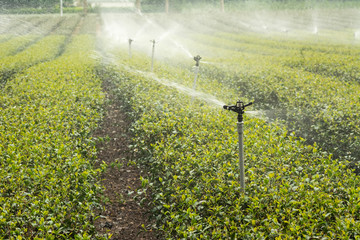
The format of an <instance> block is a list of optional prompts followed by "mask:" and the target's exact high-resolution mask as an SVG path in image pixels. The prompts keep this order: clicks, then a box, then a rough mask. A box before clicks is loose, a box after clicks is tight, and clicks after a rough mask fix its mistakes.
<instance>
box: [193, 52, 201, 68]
mask: <svg viewBox="0 0 360 240" xmlns="http://www.w3.org/2000/svg"><path fill="white" fill-rule="evenodd" d="M200 59H201V57H200V55H197V56H195V57H194V60H195V62H196V65H195V66H197V67H198V66H199V62H200Z"/></svg>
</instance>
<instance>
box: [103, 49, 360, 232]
mask: <svg viewBox="0 0 360 240" xmlns="http://www.w3.org/2000/svg"><path fill="white" fill-rule="evenodd" d="M125 58H126V55H120V56H119V60H118V61H119V62H118V64H117V65H115V66H116V68H115V69H112V70H109V71H111V72H113V73H112V74H113V81H114V84H116V85H117V86H118V89H117V92H118V94H119V95H120V96H121V97H122V99H128V103H127V104H128V105H129V106H130V107H131V109H132V110H131V112H132V114H131V116H133V118H134V124H133V131H134V134H135V138H134V142H133V145H132V148H133V150H134V151H135V152H137V153H139V154H140V155H141V156H142V157H141V158H140V159H139V160H138V162H139V163H140V164H143V165H144V166H146V167H147V169H148V170H149V175H148V177H147V178H144V177H143V178H142V185H143V188H144V189H143V190H141V191H139V192H138V193H139V194H140V196H144V197H148V196H149V195H148V194H149V190H151V196H152V207H153V215H154V217H155V219H156V220H157V224H158V227H159V229H160V230H163V231H164V234H165V237H166V238H168V239H173V238H185V239H201V238H203V239H226V238H230V239H261V238H270V239H276V238H277V239H282V238H286V239H297V238H298V237H301V238H329V239H332V238H339V239H347V238H358V237H359V229H360V228H359V227H360V225H359V222H358V220H357V218H358V206H357V205H358V204H357V201H358V200H359V199H358V194H359V191H358V190H359V189H360V188H359V186H358V181H359V179H358V177H357V176H356V175H355V174H354V173H352V172H351V170H349V169H348V168H347V166H346V163H345V162H340V161H338V160H334V159H332V157H331V155H329V154H327V153H325V152H322V151H321V150H320V149H319V148H318V147H317V146H309V145H306V144H305V140H304V139H301V138H300V139H299V138H296V137H294V134H293V133H290V132H288V131H287V130H286V129H285V128H284V127H281V126H280V125H277V124H276V123H273V124H267V123H265V122H264V121H262V120H258V119H249V118H246V119H245V126H246V130H245V152H246V176H247V177H246V185H247V187H246V194H245V195H241V193H240V185H239V182H238V178H239V174H238V170H237V165H238V153H237V133H236V129H235V126H236V120H235V119H236V117H235V116H233V115H232V114H229V113H228V112H223V110H222V109H221V108H220V107H217V108H215V107H213V106H209V105H207V104H203V103H202V102H201V101H200V100H195V101H194V102H192V101H191V96H188V95H184V94H182V93H179V91H177V90H176V89H175V88H171V87H168V86H166V85H162V84H160V83H159V81H155V78H156V77H157V76H159V77H160V76H162V77H163V78H165V79H167V80H168V81H174V82H182V81H183V83H184V84H186V80H184V79H181V80H180V79H179V78H183V75H179V74H178V71H179V70H176V68H175V67H173V68H172V67H169V68H165V67H163V66H161V67H160V66H159V65H160V63H159V62H158V63H157V65H156V66H157V68H155V69H156V70H155V75H156V76H154V74H144V72H141V71H137V70H134V66H130V67H129V66H127V65H126V64H124V61H125V60H124V59H125ZM142 59H144V58H142ZM131 61H132V60H131ZM135 62H136V63H137V64H138V65H137V66H141V65H143V66H146V65H148V60H146V59H145V60H143V62H141V58H136V60H135V61H134V63H135ZM201 79H202V81H204V82H211V81H212V79H211V78H208V77H207V76H204V75H202V77H201ZM222 87H224V86H222ZM209 88H210V87H209ZM211 88H212V91H213V92H218V91H219V89H218V88H217V85H216V84H214V85H212V87H211ZM226 90H227V91H228V93H229V94H230V95H232V94H234V92H232V91H233V90H230V89H226ZM208 91H211V90H210V89H208ZM235 95H236V94H234V96H235Z"/></svg>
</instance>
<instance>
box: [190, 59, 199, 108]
mask: <svg viewBox="0 0 360 240" xmlns="http://www.w3.org/2000/svg"><path fill="white" fill-rule="evenodd" d="M200 59H201V57H200V56H199V55H197V56H195V57H194V60H195V62H196V63H195V67H194V72H195V77H194V84H193V90H194V91H195V90H196V80H197V76H198V74H199V65H200ZM192 101H194V97H193V98H192Z"/></svg>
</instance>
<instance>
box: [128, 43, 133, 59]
mask: <svg viewBox="0 0 360 240" xmlns="http://www.w3.org/2000/svg"><path fill="white" fill-rule="evenodd" d="M133 41H134V40H132V39H131V38H129V58H131V43H132V42H133Z"/></svg>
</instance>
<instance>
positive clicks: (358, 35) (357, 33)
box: [354, 31, 360, 39]
mask: <svg viewBox="0 0 360 240" xmlns="http://www.w3.org/2000/svg"><path fill="white" fill-rule="evenodd" d="M359 37H360V32H359V31H355V32H354V39H359Z"/></svg>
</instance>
